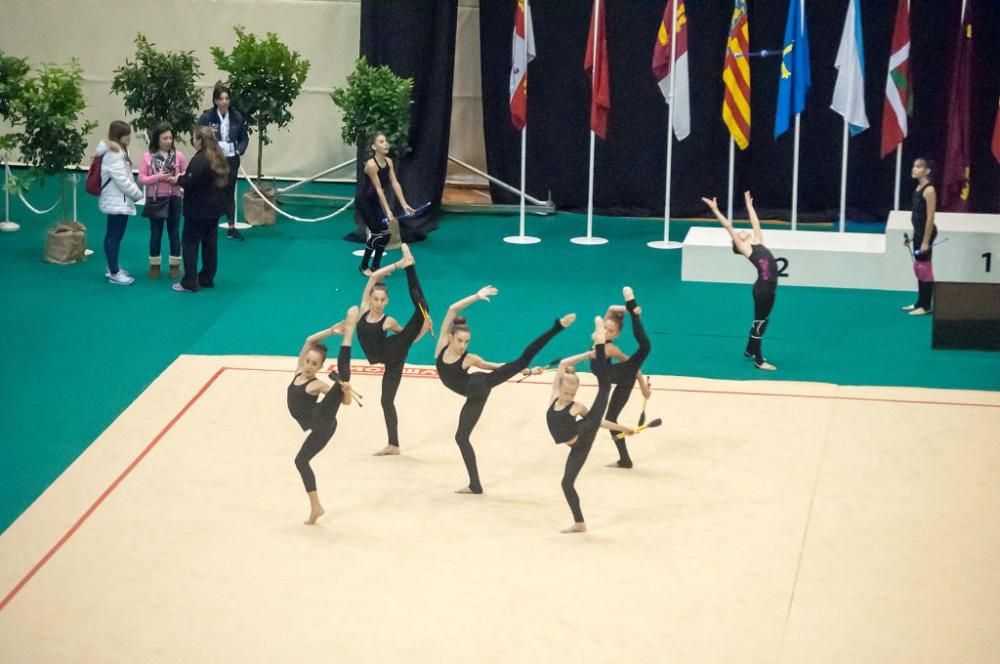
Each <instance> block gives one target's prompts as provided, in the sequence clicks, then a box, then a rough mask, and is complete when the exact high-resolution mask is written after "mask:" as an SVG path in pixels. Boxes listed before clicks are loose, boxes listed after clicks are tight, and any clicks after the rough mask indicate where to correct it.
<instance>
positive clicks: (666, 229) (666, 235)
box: [646, 0, 681, 249]
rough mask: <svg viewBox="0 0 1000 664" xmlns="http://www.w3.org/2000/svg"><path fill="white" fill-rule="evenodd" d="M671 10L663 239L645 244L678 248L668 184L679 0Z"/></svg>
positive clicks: (672, 127)
mask: <svg viewBox="0 0 1000 664" xmlns="http://www.w3.org/2000/svg"><path fill="white" fill-rule="evenodd" d="M673 3H674V4H673V12H672V14H673V15H672V16H671V18H670V25H671V26H672V27H671V28H670V108H669V110H668V111H667V176H666V178H667V179H666V186H665V192H664V195H663V239H662V240H654V241H652V242H647V243H646V246H647V247H651V248H653V249H679V248H680V247H681V243H680V242H671V241H670V188H671V187H670V185H671V184H672V183H671V173H672V170H673V169H672V168H671V165H672V164H673V157H674V93H675V92H676V90H677V5H678V4H680V0H673Z"/></svg>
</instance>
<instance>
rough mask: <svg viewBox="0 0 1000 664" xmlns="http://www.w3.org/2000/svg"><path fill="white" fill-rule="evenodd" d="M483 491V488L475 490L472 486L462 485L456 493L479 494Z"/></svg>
mask: <svg viewBox="0 0 1000 664" xmlns="http://www.w3.org/2000/svg"><path fill="white" fill-rule="evenodd" d="M482 492H483V490H482V489H480V490H479V491H473V490H472V487H471V486H466V487H462V488H461V489H458V490H457V491H456V492H455V493H461V494H471V495H479V494H481V493H482Z"/></svg>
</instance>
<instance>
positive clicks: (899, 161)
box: [892, 141, 903, 210]
mask: <svg viewBox="0 0 1000 664" xmlns="http://www.w3.org/2000/svg"><path fill="white" fill-rule="evenodd" d="M902 174H903V143H902V141H900V143H899V145H897V146H896V195H895V198H893V204H892V209H893V210H898V209H899V178H900V176H901V175H902Z"/></svg>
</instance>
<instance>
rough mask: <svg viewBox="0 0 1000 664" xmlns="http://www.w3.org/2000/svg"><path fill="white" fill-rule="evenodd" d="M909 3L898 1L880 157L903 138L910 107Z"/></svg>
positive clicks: (886, 82)
mask: <svg viewBox="0 0 1000 664" xmlns="http://www.w3.org/2000/svg"><path fill="white" fill-rule="evenodd" d="M909 5H910V0H899V5H898V6H897V7H896V24H895V27H893V29H892V49H891V50H890V51H889V74H888V76H886V79H885V101H884V102H883V103H882V158H883V159H885V158H886V157H887V156H888V155H889V153H891V152H892V151H893V150H895V149H896V148H897V147H899V145H900V143H902V142H903V139H904V138H906V134H907V133H908V132H907V130H908V129H909V128H908V126H907V121H906V116H907V115H909V108H910V98H911V97H910V11H909V10H910V6H909Z"/></svg>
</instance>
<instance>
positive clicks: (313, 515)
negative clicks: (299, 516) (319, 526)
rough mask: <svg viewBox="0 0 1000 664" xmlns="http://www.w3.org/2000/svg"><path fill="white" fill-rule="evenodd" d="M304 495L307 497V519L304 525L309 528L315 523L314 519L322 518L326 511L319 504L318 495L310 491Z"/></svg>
mask: <svg viewBox="0 0 1000 664" xmlns="http://www.w3.org/2000/svg"><path fill="white" fill-rule="evenodd" d="M306 495H307V496H309V518H308V519H306V521H305V524H306V525H307V526H311V525H313V524H314V523H316V519H318V518H320V517H321V516H323V514H324V513H325V512H326V510H324V509H323V506H322V505H320V504H319V494H317V493H316V492H315V491H310V492H308V493H307V494H306Z"/></svg>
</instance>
